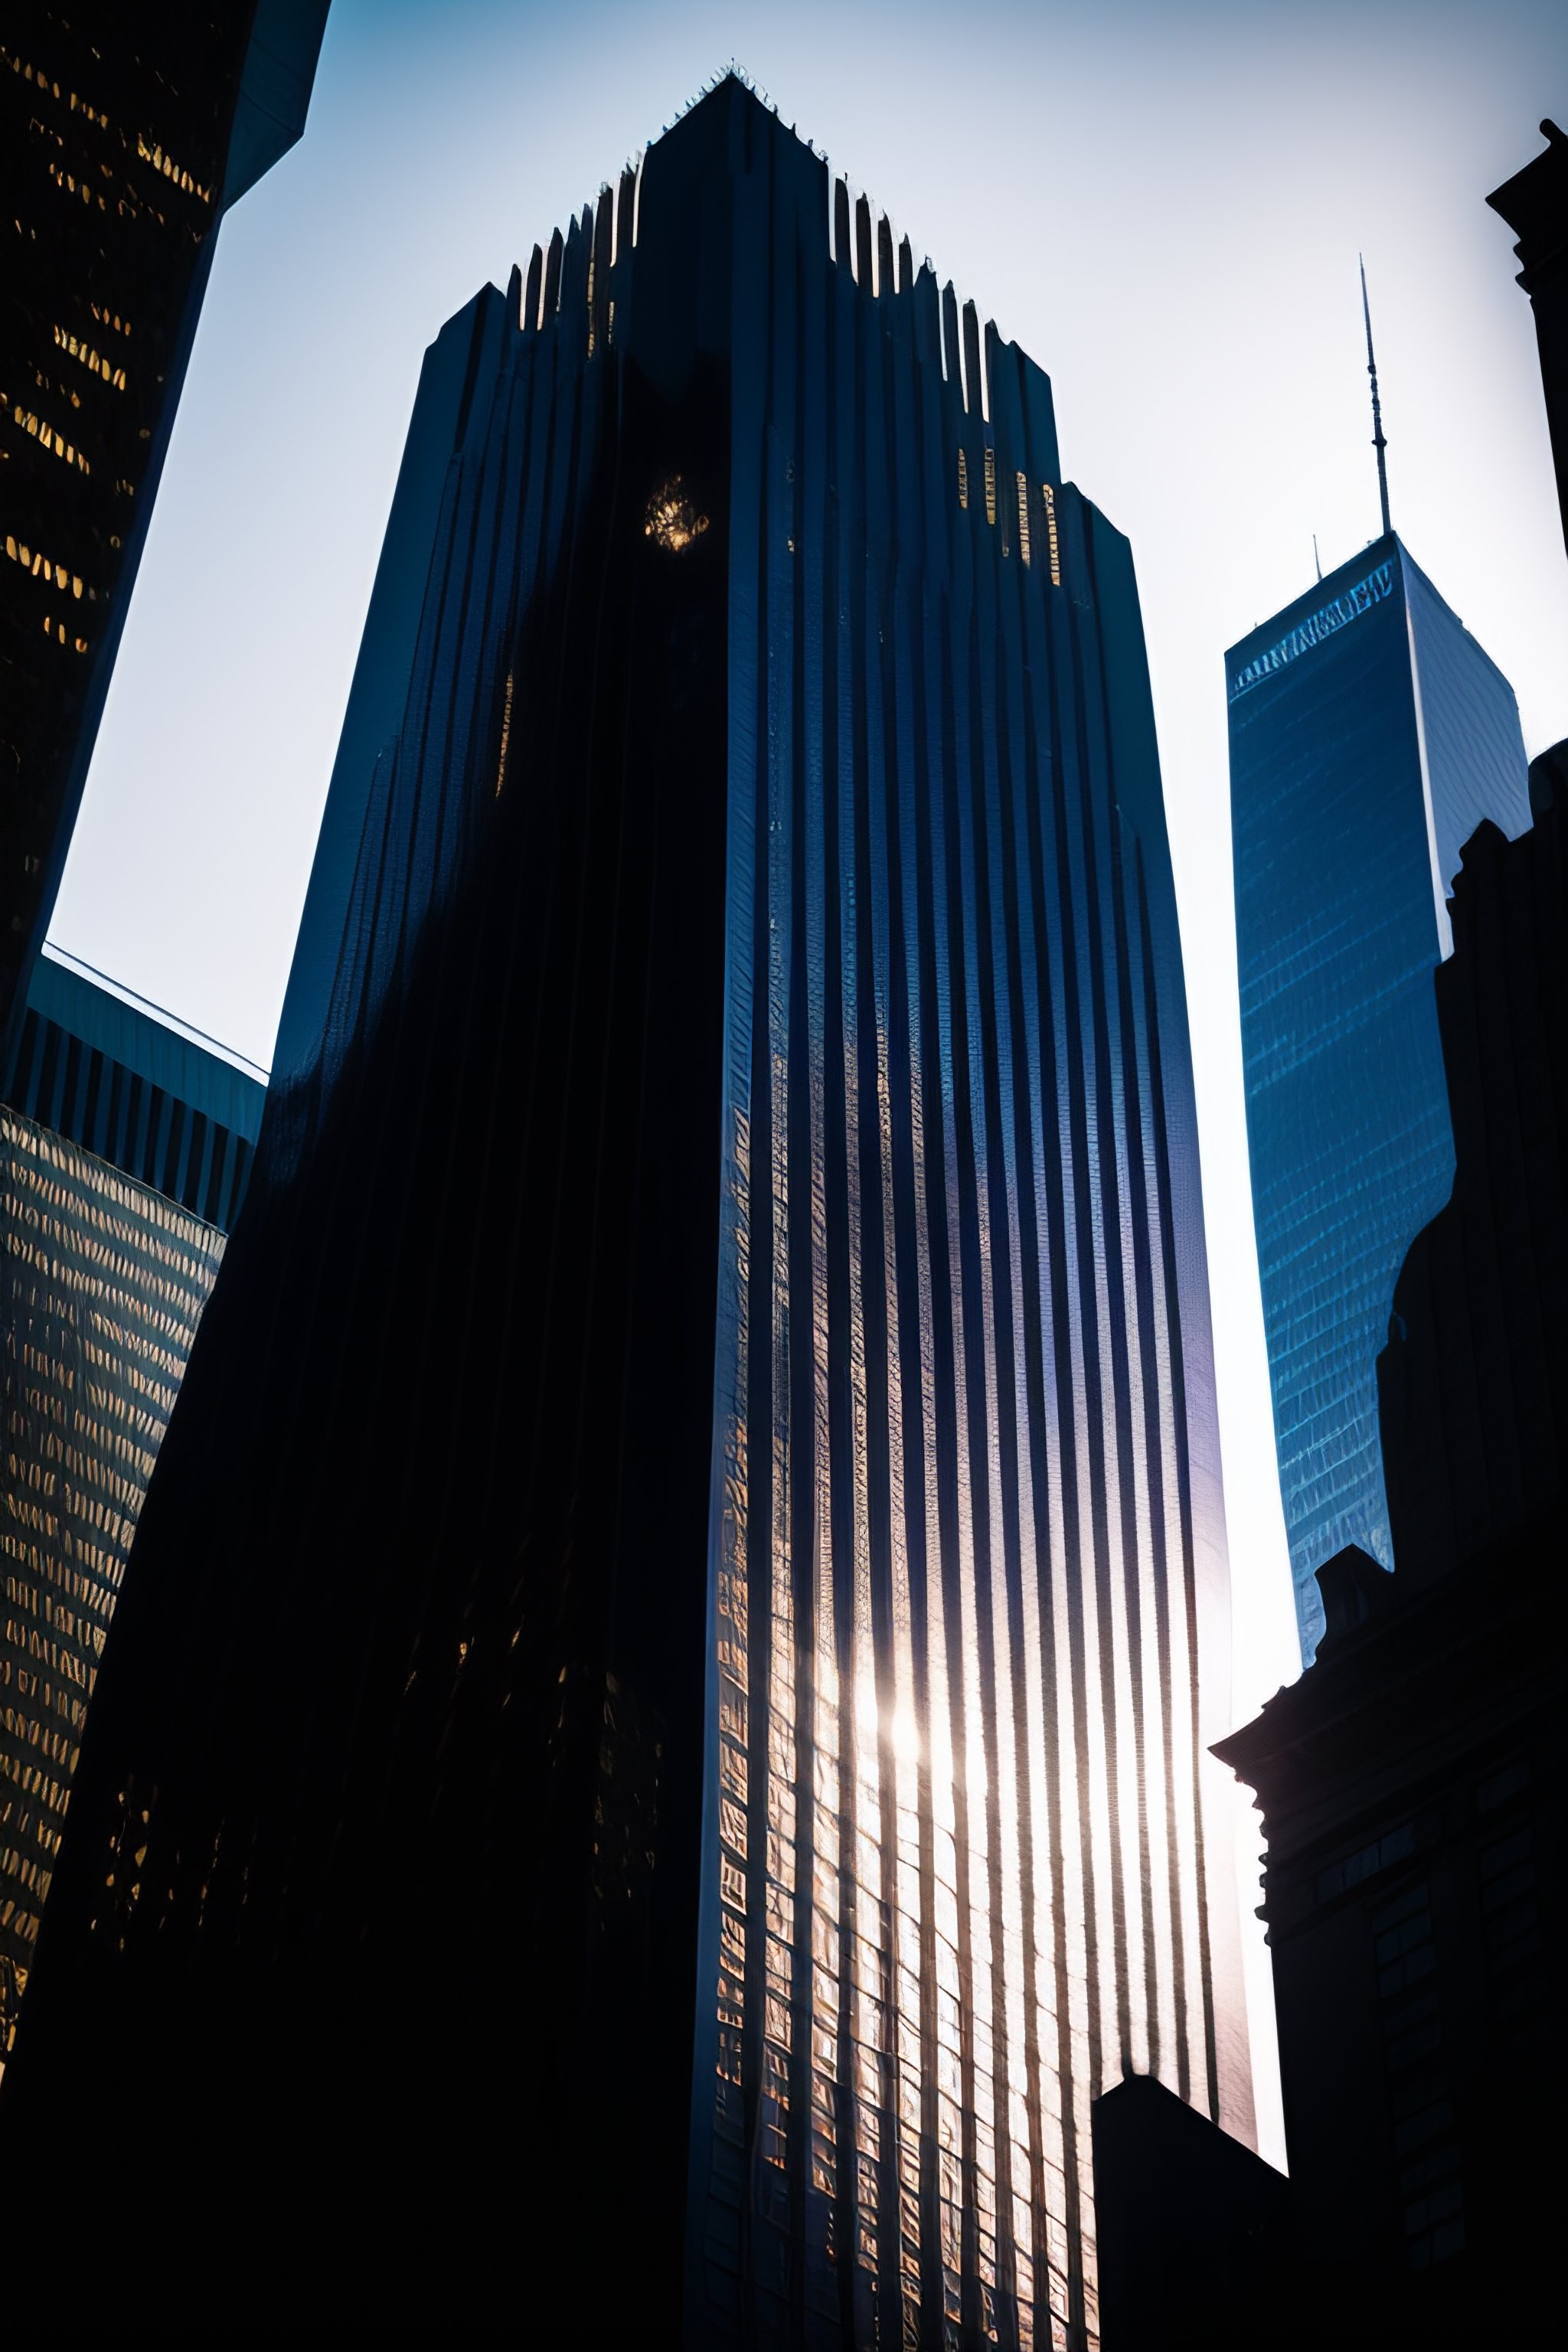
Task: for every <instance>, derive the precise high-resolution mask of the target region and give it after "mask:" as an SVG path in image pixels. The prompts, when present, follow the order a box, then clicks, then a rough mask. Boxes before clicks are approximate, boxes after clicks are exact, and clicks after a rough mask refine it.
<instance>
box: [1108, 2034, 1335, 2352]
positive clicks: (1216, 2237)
mask: <svg viewBox="0 0 1568 2352" xmlns="http://www.w3.org/2000/svg"><path fill="white" fill-rule="evenodd" d="M1094 2214H1095V2251H1096V2255H1097V2259H1098V2262H1099V2266H1100V2342H1101V2345H1102V2346H1103V2347H1104V2352H1267V2347H1271V2346H1273V2345H1275V2344H1277V2343H1278V2342H1279V2340H1280V2339H1279V2322H1280V2312H1279V2304H1280V2288H1281V2284H1282V2282H1283V2281H1284V2280H1285V2279H1286V2278H1288V2277H1289V2273H1290V2270H1291V2268H1292V2267H1293V2265H1294V2262H1295V2243H1294V2233H1293V2231H1292V2228H1291V2213H1290V2185H1289V2181H1288V2180H1287V2179H1286V2178H1285V2176H1284V2174H1283V2173H1282V2172H1276V2171H1275V2169H1274V2168H1273V2166H1272V2165H1269V2164H1266V2163H1265V2162H1264V2161H1263V2159H1262V2158H1261V2157H1258V2156H1255V2155H1254V2154H1253V2151H1252V2150H1251V2148H1249V2147H1243V2145H1242V2144H1241V2142H1240V2141H1239V2140H1237V2139H1233V2138H1231V2137H1230V2136H1229V2134H1228V2133H1226V2132H1224V2131H1222V2130H1221V2129H1220V2128H1219V2126H1218V2125H1217V2124H1214V2123H1211V2122H1210V2121H1209V2119H1208V2117H1207V2116H1203V2115H1200V2114H1199V2113H1198V2112H1197V2110H1196V2108H1194V2107H1191V2106H1188V2105H1186V2104H1185V2103H1184V2101H1183V2100H1181V2099H1178V2098H1174V2097H1173V2095H1172V2094H1171V2093H1170V2092H1169V2091H1168V2090H1166V2088H1165V2086H1164V2084H1163V2083H1160V2082H1157V2081H1156V2080H1155V2079H1154V2077H1153V2076H1152V2075H1151V2074H1131V2075H1129V2076H1128V2078H1127V2080H1126V2081H1125V2082H1122V2083H1119V2084H1117V2085H1116V2086H1115V2088H1114V2089H1113V2090H1110V2091H1106V2092H1103V2093H1102V2094H1101V2095H1100V2097H1099V2098H1098V2099H1096V2101H1095V2103H1094Z"/></svg>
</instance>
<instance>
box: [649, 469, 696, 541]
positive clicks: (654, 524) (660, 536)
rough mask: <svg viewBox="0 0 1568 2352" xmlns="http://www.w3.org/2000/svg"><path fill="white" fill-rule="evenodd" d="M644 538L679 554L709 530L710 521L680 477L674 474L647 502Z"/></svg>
mask: <svg viewBox="0 0 1568 2352" xmlns="http://www.w3.org/2000/svg"><path fill="white" fill-rule="evenodd" d="M642 528H643V537H644V538H645V539H651V540H652V541H653V543H654V545H655V546H656V547H662V548H664V549H665V550H666V551H668V553H669V554H671V555H679V552H680V551H681V550H682V548H687V547H689V546H690V545H691V543H692V541H693V540H697V539H700V538H701V536H702V534H703V532H704V531H705V530H707V528H708V518H707V516H706V515H705V514H700V513H699V511H698V509H697V508H696V507H695V506H694V505H693V504H692V502H691V500H690V499H689V498H688V497H687V495H686V493H685V491H684V490H683V489H682V488H681V485H680V476H679V474H672V475H671V476H670V478H669V479H668V482H666V484H665V486H664V488H662V489H661V490H656V491H655V492H654V494H653V497H652V498H651V499H649V500H648V502H647V513H646V514H645V515H644V517H643V527H642Z"/></svg>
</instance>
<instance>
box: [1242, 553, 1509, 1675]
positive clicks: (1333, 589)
mask: <svg viewBox="0 0 1568 2352" xmlns="http://www.w3.org/2000/svg"><path fill="white" fill-rule="evenodd" d="M1226 683H1227V691H1228V696H1229V713H1230V773H1231V825H1232V836H1233V845H1234V855H1235V867H1236V924H1237V965H1238V977H1239V982H1240V989H1241V1035H1242V1055H1243V1064H1244V1071H1245V1079H1246V1086H1247V1141H1248V1146H1249V1150H1250V1153H1251V1162H1252V1197H1253V1211H1254V1218H1255V1223H1256V1228H1257V1239H1258V1272H1259V1276H1260V1279H1261V1284H1262V1292H1263V1314H1264V1325H1265V1330H1266V1334H1267V1339H1268V1366H1269V1379H1270V1383H1271V1387H1272V1391H1273V1402H1274V1427H1275V1436H1276V1442H1277V1446H1278V1452H1279V1484H1280V1492H1281V1496H1282V1498H1283V1501H1284V1506H1285V1526H1286V1532H1287V1535H1288V1537H1289V1545H1290V1563H1291V1574H1292V1578H1293V1580H1294V1583H1295V1591H1296V1608H1297V1619H1298V1623H1299V1626H1300V1634H1301V1643H1302V1654H1303V1656H1304V1657H1306V1658H1307V1659H1309V1660H1310V1657H1311V1654H1312V1651H1313V1647H1314V1645H1315V1643H1316V1641H1317V1638H1318V1635H1319V1633H1320V1632H1321V1625H1322V1613H1321V1601H1320V1599H1319V1594H1318V1587H1317V1583H1316V1571H1317V1570H1318V1568H1319V1567H1320V1566H1321V1563H1322V1562H1323V1561H1324V1560H1325V1559H1329V1558H1330V1557H1331V1555H1332V1554H1333V1553H1335V1552H1337V1551H1340V1550H1342V1549H1343V1548H1344V1547H1345V1546H1346V1545H1347V1544H1352V1543H1353V1544H1357V1545H1360V1546H1361V1547H1362V1548H1363V1549H1364V1550H1365V1551H1367V1552H1368V1553H1370V1554H1371V1555H1372V1556H1373V1558H1374V1559H1379V1560H1381V1561H1382V1562H1383V1564H1384V1567H1385V1568H1386V1567H1388V1566H1390V1565H1391V1564H1392V1559H1393V1554H1392V1549H1391V1544H1390V1538H1389V1531H1388V1512H1387V1504H1386V1500H1385V1497H1384V1479H1383V1467H1382V1458H1381V1452H1380V1446H1379V1439H1378V1423H1377V1385H1376V1375H1375V1370H1374V1366H1375V1362H1376V1359H1377V1356H1378V1353H1379V1351H1380V1349H1382V1347H1383V1345H1384V1340H1385V1339H1386V1337H1387V1328H1388V1317H1389V1310H1390V1307H1391V1306H1392V1304H1393V1297H1394V1278H1395V1276H1396V1275H1397V1274H1398V1271H1399V1265H1400V1261H1401V1260H1402V1258H1403V1257H1404V1255H1405V1250H1406V1249H1407V1248H1408V1247H1409V1245H1410V1243H1411V1242H1412V1241H1413V1240H1414V1238H1415V1234H1416V1233H1417V1232H1418V1231H1419V1229H1420V1228H1421V1226H1423V1225H1424V1224H1425V1223H1426V1221H1427V1219H1428V1218H1430V1217H1432V1216H1434V1215H1435V1214H1436V1212H1437V1210H1438V1209H1440V1208H1441V1207H1442V1205H1443V1202H1445V1200H1447V1195H1448V1188H1449V1185H1450V1183H1451V1182H1452V1180H1453V1172H1454V1154H1453V1141H1452V1137H1451V1134H1450V1131H1449V1125H1448V1109H1447V1093H1446V1090H1445V1087H1444V1079H1443V1057H1442V1049H1441V1045H1440V1044H1439V1040H1438V1035H1437V1023H1436V1009H1435V1005H1434V1001H1433V995H1432V974H1433V971H1434V969H1435V968H1436V965H1437V963H1438V962H1439V961H1441V959H1442V958H1443V957H1445V956H1446V955H1447V953H1448V952H1449V950H1450V947H1451V943H1452V942H1451V933H1450V928H1449V917H1448V910H1447V893H1448V888H1449V885H1450V882H1451V880H1452V877H1453V876H1454V874H1455V873H1456V871H1457V870H1458V864H1459V853H1460V849H1461V847H1462V845H1463V844H1464V842H1465V841H1466V840H1467V839H1468V836H1469V835H1470V834H1471V833H1472V832H1473V831H1474V830H1475V827H1476V826H1477V825H1478V824H1479V823H1480V822H1481V820H1482V818H1483V817H1490V818H1491V819H1492V820H1493V821H1494V822H1495V823H1496V824H1499V825H1500V826H1501V827H1502V829H1503V830H1504V832H1505V833H1507V834H1509V835H1515V834H1518V833H1519V832H1521V831H1522V830H1523V828H1524V827H1525V826H1526V825H1528V824H1529V822H1530V805H1529V796H1528V788H1527V783H1526V767H1525V758H1524V747H1523V742H1522V739H1521V735H1520V729H1519V714H1518V710H1517V708H1516V706H1515V703H1514V698H1513V694H1512V690H1511V688H1510V687H1509V685H1508V682H1507V680H1506V679H1505V678H1504V677H1502V676H1501V674H1500V672H1499V671H1498V670H1497V669H1496V668H1495V667H1494V666H1493V664H1492V663H1491V662H1490V661H1489V660H1488V658H1487V656H1486V655H1485V654H1484V653H1483V652H1482V651H1481V648H1480V647H1479V646H1478V645H1477V644H1476V642H1475V639H1474V638H1473V637H1471V636H1470V635H1468V632H1467V631H1466V630H1465V628H1464V627H1463V625H1461V623H1460V622H1459V620H1458V617H1457V616H1456V615H1455V614H1453V613H1452V612H1451V611H1450V610H1449V608H1448V606H1447V604H1445V603H1444V602H1443V600H1442V598H1441V597H1440V596H1439V595H1438V594H1437V592H1436V589H1435V588H1434V587H1433V586H1432V583H1430V581H1428V580H1427V579H1426V575H1425V574H1424V573H1423V572H1421V571H1420V570H1419V569H1418V568H1417V567H1416V565H1415V563H1414V562H1412V561H1411V559H1410V556H1409V554H1408V553H1407V551H1405V548H1404V547H1403V546H1402V545H1401V543H1400V541H1399V540H1398V539H1397V538H1396V537H1394V536H1393V535H1390V536H1388V537H1386V538H1384V539H1381V540H1377V541H1373V544H1372V545H1371V546H1370V547H1368V548H1367V549H1366V550H1365V551H1364V552H1363V554H1362V555H1360V556H1358V557H1356V558H1355V559H1354V561H1353V562H1350V563H1348V564H1345V565H1342V567H1341V569H1340V570H1339V571H1337V572H1332V573H1331V574H1330V575H1329V577H1328V578H1327V579H1325V580H1324V581H1322V582H1321V583H1320V584H1319V585H1318V586H1317V587H1315V588H1314V589H1313V590H1312V591H1311V592H1310V594H1308V595H1306V596H1303V597H1301V598H1299V599H1298V600H1297V602H1296V603H1295V604H1291V605H1288V606H1287V607H1286V608H1285V610H1284V611H1283V612H1281V613H1279V614H1276V615H1275V616H1274V618H1273V619H1272V620H1270V621H1267V622H1265V623H1263V624H1262V625H1261V626H1260V627H1258V628H1257V629H1255V630H1254V631H1253V632H1252V633H1251V635H1248V636H1247V637H1244V638H1243V639H1242V640H1241V642H1240V643H1239V644H1238V645H1237V646H1233V647H1232V648H1231V650H1230V652H1229V653H1228V654H1227V655H1226Z"/></svg>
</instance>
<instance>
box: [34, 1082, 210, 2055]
mask: <svg viewBox="0 0 1568 2352" xmlns="http://www.w3.org/2000/svg"><path fill="white" fill-rule="evenodd" d="M223 1246H224V1242H223V1235H222V1234H220V1233H218V1232H216V1230H215V1228H213V1227H212V1226H210V1225H205V1224H203V1223H200V1222H199V1221H198V1220H197V1219H196V1218H195V1217H192V1216H188V1215H186V1214H185V1213H184V1212H183V1211H181V1210H180V1209H178V1208H177V1207H176V1206H175V1205H174V1202H171V1201H167V1200H165V1199H163V1196H162V1195H161V1194H159V1193H156V1192H152V1191H150V1190H149V1189H148V1188H147V1187H146V1186H144V1185H142V1184H139V1183H137V1182H136V1181H134V1180H133V1179H132V1178H131V1177H129V1176H126V1175H124V1174H123V1173H122V1172H121V1171H119V1170H118V1169H115V1168H111V1167H110V1166H108V1165H107V1164H106V1163H104V1162H103V1161H101V1160H95V1159H94V1158H93V1157H92V1156H91V1155H90V1154H89V1153H88V1152H85V1151H82V1150H79V1149H78V1148H77V1147H76V1145H74V1144H73V1143H70V1142H68V1141H67V1140H66V1139H64V1138H63V1137H61V1136H58V1135H56V1134H54V1133H53V1132H52V1131H51V1130H50V1129H47V1128H43V1127H39V1126H37V1125H36V1124H35V1123H34V1122H33V1121H32V1120H30V1119H26V1118H21V1117H19V1116H18V1115H17V1114H16V1112H14V1111H12V1110H10V1109H7V1108H4V1107H0V1376H3V1377H0V1392H3V1393H4V1396H5V1433H4V1443H5V1472H6V1475H5V1481H4V1496H3V1505H0V1564H3V1570H4V1576H5V1595H4V1597H5V1616H4V1620H3V1622H0V2071H3V2070H4V2065H5V2057H6V2055H7V2053H8V2052H9V2050H10V2048H11V2045H12V2042H13V2040H14V2038H15V2034H16V2012H17V2009H18V2006H19V2004H20V2001H21V1999H22V1995H23V1993H24V1992H25V1990H26V1982H27V1976H28V1972H29V1969H30V1966H31V1955H32V1950H33V1947H34V1945H35V1943H36V1942H37V1934H38V1927H39V1924H40V1919H41V1915H42V1912H43V1907H44V1904H45V1902H46V1900H47V1895H48V1892H49V1885H50V1882H51V1879H52V1876H53V1864H54V1859H55V1855H56V1853H58V1847H59V1842H60V1832H61V1829H62V1827H63V1824H64V1822H65V1817H66V1812H67V1810H68V1805H69V1802H70V1788H71V1776H72V1774H73V1773H74V1771H75V1769H76V1765H77V1759H78V1755H79V1748H80V1742H81V1735H82V1730H83V1727H84V1726H85V1724H86V1720H87V1712H88V1706H89V1702H90V1700H91V1697H92V1694H93V1689H94V1686H95V1684H96V1682H97V1678H98V1664H99V1660H100V1657H101V1656H102V1654H103V1646H104V1639H105V1635H106V1633H107V1630H108V1626H109V1622H110V1619H111V1618H112V1616H113V1614H114V1606H115V1601H116V1600H117V1598H118V1596H119V1590H120V1582H121V1575H122V1573H123V1570H124V1566H125V1560H126V1557H127V1555H128V1553H129V1551H130V1548H131V1539H132V1534H133V1533H134V1530H135V1526H136V1520H137V1517H138V1514H139V1513H140V1511H141V1507H142V1498H143V1496H144V1495H145V1493H146V1490H147V1481H148V1479H149V1477H150V1476H151V1475H152V1471H153V1462H154V1460H155V1459H156V1455H157V1451H158V1446H159V1444H160V1441H161V1440H162V1437H163V1429H164V1426H165V1424H166V1423H167V1421H168V1416H169V1412H170V1410H171V1408H172V1406H173V1404H174V1396H175V1392H176V1391H177V1390H178V1387H179V1383H180V1381H181V1378H182V1377H183V1375H184V1366H185V1360H186V1358H187V1356H188V1354H189V1352H190V1347H191V1342H192V1339H194V1338H195V1328H196V1323H197V1320H198V1318H199V1317H200V1314H201V1310H202V1308H203V1307H204V1306H205V1303H206V1299H207V1297H208V1294H209V1292H210V1291H211V1288H212V1285H213V1282H214V1280H215V1278H216V1274H217V1268H218V1264H219V1261H220V1259H221V1257H222V1255H223ZM145 1818H146V1817H145V1815H144V1814H143V1815H142V1820H143V1821H145ZM134 1843H135V1847H136V1848H137V1849H138V1850H137V1851H135V1852H134V1853H132V1850H131V1849H129V1848H128V1850H127V1853H126V1855H125V1857H124V1859H125V1861H126V1863H127V1864H130V1865H131V1866H132V1867H133V1868H139V1867H140V1865H141V1864H142V1861H143V1860H144V1858H145V1853H146V1845H145V1841H144V1840H143V1839H142V1838H137V1839H136V1840H135V1842H134ZM140 1892H141V1886H140V1882H139V1881H137V1882H136V1883H134V1884H133V1885H131V1887H130V1895H129V1899H131V1900H135V1899H136V1898H137V1897H138V1896H139V1895H140Z"/></svg>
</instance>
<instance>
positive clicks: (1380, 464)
mask: <svg viewBox="0 0 1568 2352" xmlns="http://www.w3.org/2000/svg"><path fill="white" fill-rule="evenodd" d="M1356 259H1357V260H1358V261H1359V262H1361V314H1362V317H1363V319H1364V320H1365V321H1366V372H1367V374H1368V375H1369V376H1370V377H1371V378H1372V446H1373V448H1374V449H1375V450H1376V451H1377V495H1378V497H1379V498H1380V499H1381V500H1382V501H1383V535H1384V539H1386V538H1387V537H1388V535H1389V533H1390V531H1391V530H1393V529H1394V525H1393V523H1392V522H1391V521H1390V520H1389V519H1388V461H1387V459H1386V458H1385V457H1384V454H1383V453H1384V450H1385V449H1386V448H1387V446H1388V443H1387V442H1386V441H1385V440H1384V434H1383V408H1382V405H1381V404H1380V403H1379V400H1378V397H1377V358H1376V355H1375V353H1374V352H1373V348H1372V310H1371V306H1370V305H1369V303H1368V301H1367V299H1366V263H1365V262H1364V261H1363V260H1362V257H1361V255H1360V254H1359V253H1358V254H1357V256H1356Z"/></svg>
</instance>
